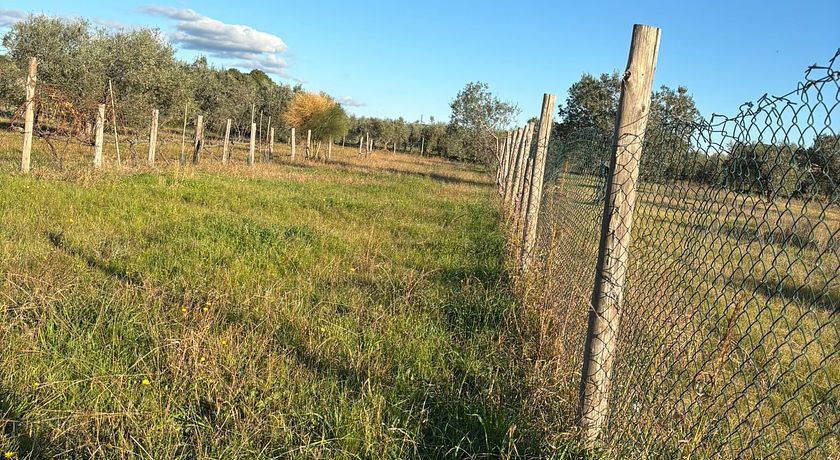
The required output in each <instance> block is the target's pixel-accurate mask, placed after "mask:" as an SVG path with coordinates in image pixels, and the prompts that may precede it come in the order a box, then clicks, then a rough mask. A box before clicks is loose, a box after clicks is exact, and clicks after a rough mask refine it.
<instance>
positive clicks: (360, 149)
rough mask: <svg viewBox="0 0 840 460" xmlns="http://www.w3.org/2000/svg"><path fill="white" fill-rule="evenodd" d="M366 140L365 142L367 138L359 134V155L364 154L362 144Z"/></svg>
mask: <svg viewBox="0 0 840 460" xmlns="http://www.w3.org/2000/svg"><path fill="white" fill-rule="evenodd" d="M364 140H365V136H362V135H361V134H359V155H361V154H362V143H363V142H364Z"/></svg>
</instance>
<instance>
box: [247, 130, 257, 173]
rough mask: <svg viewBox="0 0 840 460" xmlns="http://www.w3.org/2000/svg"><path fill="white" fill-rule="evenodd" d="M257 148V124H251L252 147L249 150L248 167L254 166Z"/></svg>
mask: <svg viewBox="0 0 840 460" xmlns="http://www.w3.org/2000/svg"><path fill="white" fill-rule="evenodd" d="M256 147H257V124H256V123H251V145H250V146H249V148H248V166H254V149H255V148H256Z"/></svg>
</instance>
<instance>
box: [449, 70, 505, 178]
mask: <svg viewBox="0 0 840 460" xmlns="http://www.w3.org/2000/svg"><path fill="white" fill-rule="evenodd" d="M449 106H450V107H451V108H452V114H451V116H450V118H449V125H448V126H447V131H446V133H447V142H446V146H447V152H448V154H449V155H450V156H452V157H455V158H458V159H460V160H467V161H476V162H481V163H484V164H497V163H498V161H497V160H498V159H497V158H496V154H497V152H496V140H497V137H496V136H497V133H499V132H501V131H502V130H503V129H504V128H506V127H507V126H508V125H510V124H511V122H512V121H513V118H514V116H515V115H516V114H517V112H518V109H517V108H516V107H515V106H513V105H511V104H508V103H506V102H502V101H501V100H499V99H498V98H497V97H496V96H494V95H493V94H492V93H491V92H490V89H489V87H488V85H487V84H486V83H482V82H471V83H467V85H466V86H464V89H462V90H461V91H460V92H459V93H458V95H457V96H455V99H453V100H452V102H451V103H450V104H449Z"/></svg>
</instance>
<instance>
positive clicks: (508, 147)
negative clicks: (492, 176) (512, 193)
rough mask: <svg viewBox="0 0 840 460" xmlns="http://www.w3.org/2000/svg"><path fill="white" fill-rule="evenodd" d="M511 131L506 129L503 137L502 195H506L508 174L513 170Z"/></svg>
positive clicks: (508, 182) (513, 158) (508, 181)
mask: <svg viewBox="0 0 840 460" xmlns="http://www.w3.org/2000/svg"><path fill="white" fill-rule="evenodd" d="M513 133H514V132H513V131H508V132H507V136H506V138H505V169H504V173H503V174H502V196H503V197H504V196H507V194H508V187H510V176H511V173H512V172H513V171H512V170H513V161H514V160H515V157H514V154H513V139H514V136H513Z"/></svg>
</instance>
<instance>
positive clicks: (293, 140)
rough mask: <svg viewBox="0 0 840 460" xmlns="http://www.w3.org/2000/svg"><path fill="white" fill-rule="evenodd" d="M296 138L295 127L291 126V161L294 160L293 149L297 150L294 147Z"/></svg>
mask: <svg viewBox="0 0 840 460" xmlns="http://www.w3.org/2000/svg"><path fill="white" fill-rule="evenodd" d="M296 142H297V140H296V139H295V128H292V161H295V151H296V150H297V149H296V147H295V144H296Z"/></svg>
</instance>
